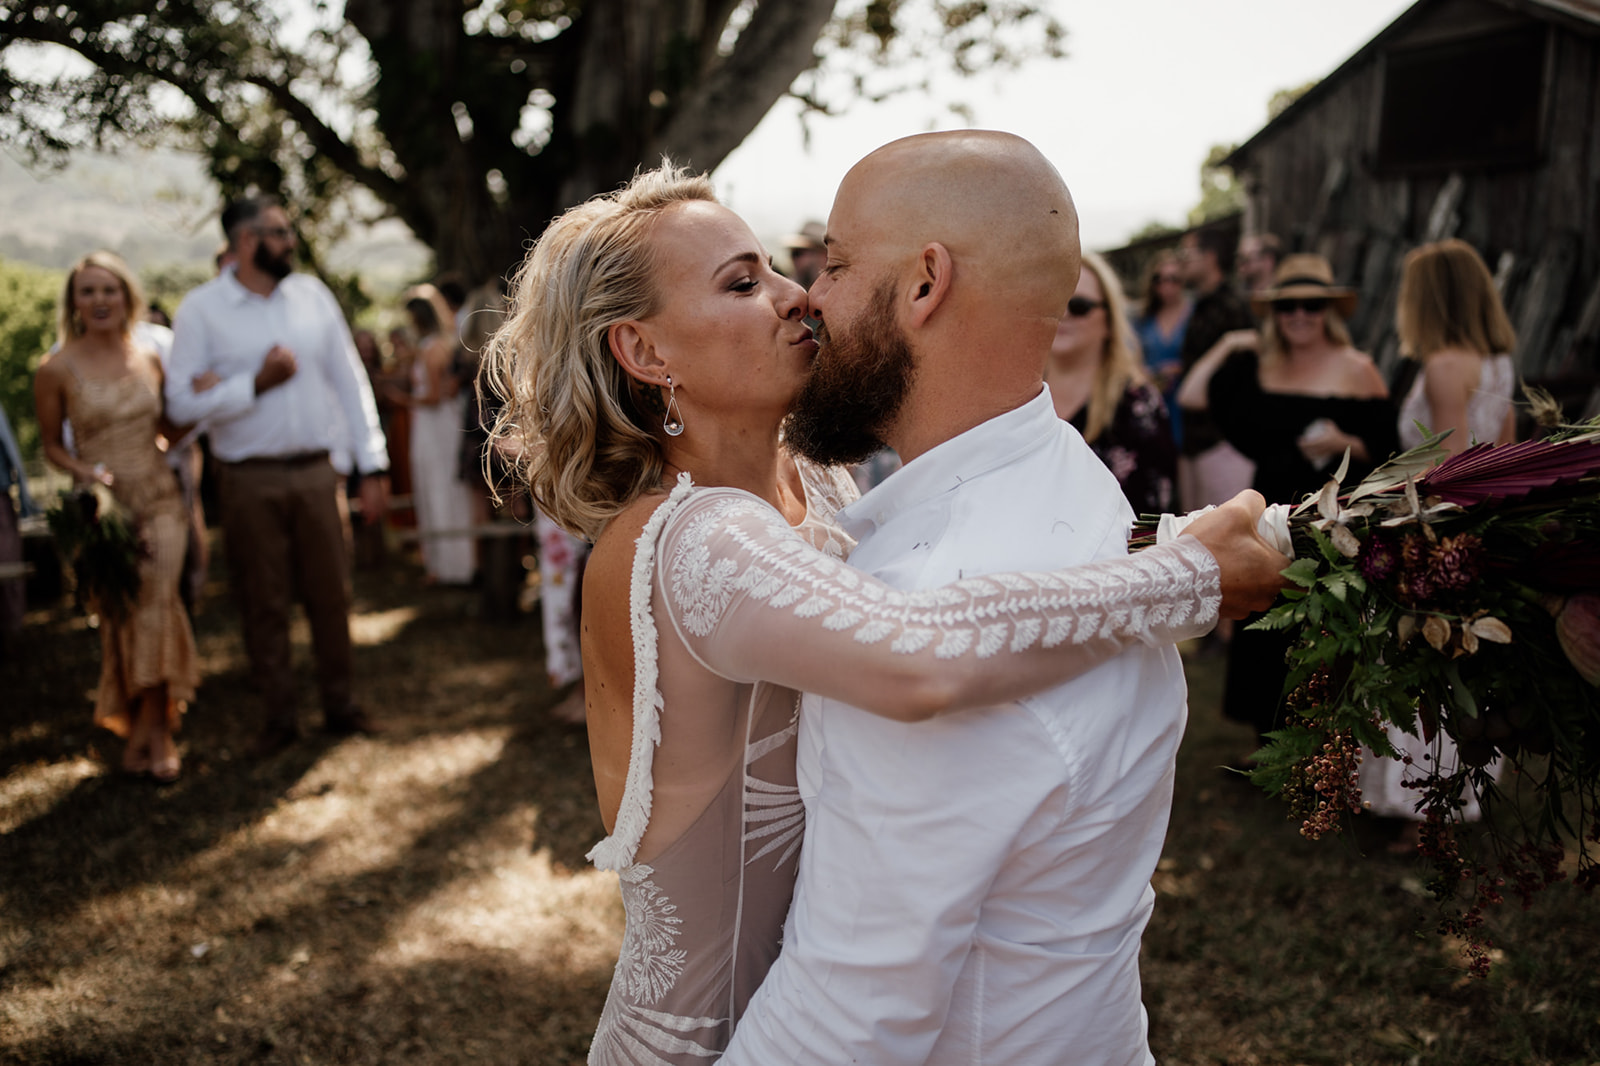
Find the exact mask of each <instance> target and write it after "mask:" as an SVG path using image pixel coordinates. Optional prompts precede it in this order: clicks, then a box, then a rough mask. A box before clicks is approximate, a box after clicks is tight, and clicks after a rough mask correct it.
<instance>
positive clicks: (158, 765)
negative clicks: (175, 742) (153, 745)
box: [150, 751, 183, 785]
mask: <svg viewBox="0 0 1600 1066" xmlns="http://www.w3.org/2000/svg"><path fill="white" fill-rule="evenodd" d="M182 770H183V762H182V760H180V759H179V758H178V753H177V752H176V751H174V752H172V753H171V754H170V755H168V756H167V757H166V758H164V759H158V760H155V761H153V762H151V764H150V776H151V777H152V778H154V779H155V781H156V783H157V784H161V785H170V784H172V783H173V782H174V781H176V780H177V779H178V774H179V773H181V772H182Z"/></svg>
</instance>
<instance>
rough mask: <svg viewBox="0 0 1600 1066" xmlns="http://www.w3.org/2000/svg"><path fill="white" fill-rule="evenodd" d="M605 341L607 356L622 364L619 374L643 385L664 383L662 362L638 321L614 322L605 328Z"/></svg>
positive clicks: (664, 367)
mask: <svg viewBox="0 0 1600 1066" xmlns="http://www.w3.org/2000/svg"><path fill="white" fill-rule="evenodd" d="M606 341H607V343H608V344H610V346H611V357H612V358H613V359H615V360H616V361H617V365H619V366H621V367H622V371H623V373H625V374H627V375H628V376H629V377H631V378H633V379H634V380H635V381H638V382H641V383H643V384H645V385H665V384H666V383H667V369H666V364H665V363H664V362H663V361H662V360H661V357H660V356H659V355H658V354H657V353H656V346H655V344H654V343H653V342H652V341H651V339H650V335H649V331H648V330H647V329H646V328H645V327H644V326H643V324H642V323H639V322H635V321H632V320H630V321H627V322H618V323H617V324H616V325H614V326H612V327H611V328H610V329H608V330H607V331H606Z"/></svg>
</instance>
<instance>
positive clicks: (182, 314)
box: [163, 300, 266, 426]
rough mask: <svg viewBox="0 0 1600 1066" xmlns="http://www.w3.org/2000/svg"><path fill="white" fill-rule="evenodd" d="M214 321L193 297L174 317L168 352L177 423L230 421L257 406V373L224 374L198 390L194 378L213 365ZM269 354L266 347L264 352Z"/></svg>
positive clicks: (170, 402)
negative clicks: (209, 320)
mask: <svg viewBox="0 0 1600 1066" xmlns="http://www.w3.org/2000/svg"><path fill="white" fill-rule="evenodd" d="M209 327H210V323H209V322H208V321H207V319H206V315H205V311H204V309H203V308H199V307H196V306H195V305H194V303H193V301H192V300H185V301H184V302H183V303H182V304H179V305H178V313H177V316H176V317H175V318H174V319H173V330H172V351H171V353H170V354H169V355H168V356H167V365H166V387H165V389H164V390H163V391H164V393H165V398H166V402H167V418H168V419H169V420H170V421H171V422H172V423H173V424H175V425H180V426H189V425H194V424H195V423H197V422H201V421H205V422H226V421H227V420H229V419H231V418H238V417H239V416H240V415H242V414H245V413H246V412H248V411H249V410H250V409H251V408H252V407H254V406H255V402H256V383H255V375H253V374H250V373H245V372H241V373H238V374H234V375H233V376H231V377H227V378H224V379H223V380H222V381H221V382H220V383H219V384H217V385H216V386H214V387H212V388H209V389H207V390H205V391H204V392H195V391H194V378H195V375H197V374H202V373H204V372H205V371H207V370H209V369H211V366H210V360H209V359H208V358H207V353H208V351H209V350H210V346H211V344H212V338H211V337H210V334H209V332H208V330H209ZM261 354H262V355H263V356H265V355H266V351H265V349H263V350H262V353H261Z"/></svg>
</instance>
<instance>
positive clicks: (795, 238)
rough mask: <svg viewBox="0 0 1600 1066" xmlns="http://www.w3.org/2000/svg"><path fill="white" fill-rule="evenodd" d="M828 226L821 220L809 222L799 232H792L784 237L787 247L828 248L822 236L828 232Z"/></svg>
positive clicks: (819, 249)
mask: <svg viewBox="0 0 1600 1066" xmlns="http://www.w3.org/2000/svg"><path fill="white" fill-rule="evenodd" d="M827 232H828V227H827V226H825V225H823V224H822V223H821V222H807V223H806V224H805V225H804V226H801V227H800V232H799V233H791V234H789V235H788V236H787V237H785V238H784V239H783V246H784V247H785V248H815V249H817V250H818V251H821V250H823V249H825V248H827V245H826V244H824V243H823V242H822V238H823V237H824V236H825V235H826V234H827Z"/></svg>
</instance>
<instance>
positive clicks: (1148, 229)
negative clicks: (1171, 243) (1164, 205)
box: [1128, 219, 1183, 244]
mask: <svg viewBox="0 0 1600 1066" xmlns="http://www.w3.org/2000/svg"><path fill="white" fill-rule="evenodd" d="M1182 233H1183V228H1182V227H1181V226H1174V225H1171V224H1170V223H1167V222H1162V221H1161V220H1159V219H1151V220H1150V221H1149V222H1146V223H1145V224H1144V225H1142V226H1140V227H1139V228H1138V229H1136V230H1134V231H1133V233H1131V234H1129V235H1128V243H1129V244H1137V243H1138V242H1139V241H1154V240H1161V239H1162V238H1165V237H1177V236H1179V235H1180V234H1182Z"/></svg>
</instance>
